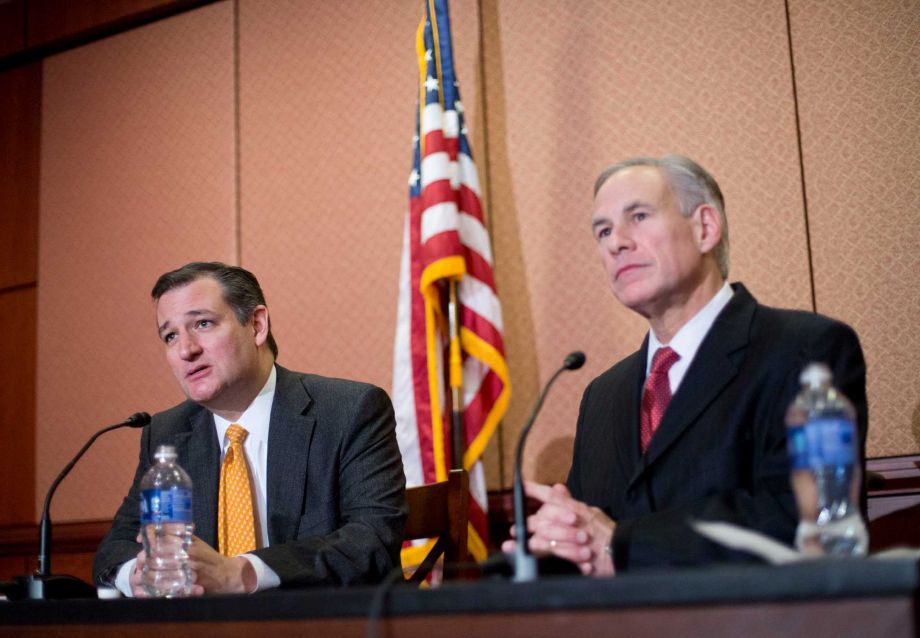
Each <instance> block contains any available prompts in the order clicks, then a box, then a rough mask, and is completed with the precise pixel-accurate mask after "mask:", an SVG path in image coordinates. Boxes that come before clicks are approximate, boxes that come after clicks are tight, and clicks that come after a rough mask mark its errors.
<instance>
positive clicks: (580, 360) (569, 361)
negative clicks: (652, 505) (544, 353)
mask: <svg viewBox="0 0 920 638" xmlns="http://www.w3.org/2000/svg"><path fill="white" fill-rule="evenodd" d="M586 359H587V357H585V353H584V352H581V351H580V350H576V351H575V352H570V353H569V355H568V356H567V357H566V358H565V362H564V363H563V364H562V367H563V368H565V369H566V370H578V368H580V367H581V366H583V365H585V360H586Z"/></svg>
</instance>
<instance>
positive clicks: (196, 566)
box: [131, 535, 256, 598]
mask: <svg viewBox="0 0 920 638" xmlns="http://www.w3.org/2000/svg"><path fill="white" fill-rule="evenodd" d="M137 542H138V543H140V542H141V537H140V535H138V537H137ZM188 557H189V568H190V569H191V572H192V587H191V591H190V592H189V594H190V595H191V596H201V595H202V594H205V593H208V594H244V593H249V592H252V591H255V588H256V573H255V569H254V568H253V566H252V563H250V562H249V561H248V560H246V559H245V558H244V557H242V556H233V557H228V556H223V555H222V554H220V553H219V552H218V551H217V550H215V549H214V548H213V547H211V546H210V545H208V544H207V543H205V542H204V541H203V540H201V539H200V538H198V537H197V536H194V537H193V538H192V543H191V545H190V546H189V548H188ZM146 560H147V554H146V552H144V550H141V551H140V552H138V554H137V562H136V563H135V566H134V572H132V574H131V590H132V592H133V593H134V595H135V596H136V597H138V598H146V597H149V595H148V594H147V592H146V591H144V588H143V586H142V585H141V572H142V570H143V568H144V562H145V561H146Z"/></svg>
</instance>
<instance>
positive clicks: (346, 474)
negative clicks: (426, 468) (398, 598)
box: [253, 384, 406, 587]
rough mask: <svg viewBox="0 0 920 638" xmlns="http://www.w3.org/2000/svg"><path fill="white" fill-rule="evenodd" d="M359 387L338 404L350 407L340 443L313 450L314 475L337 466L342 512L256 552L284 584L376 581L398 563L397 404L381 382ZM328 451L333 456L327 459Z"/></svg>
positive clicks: (401, 501)
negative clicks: (351, 399) (350, 399)
mask: <svg viewBox="0 0 920 638" xmlns="http://www.w3.org/2000/svg"><path fill="white" fill-rule="evenodd" d="M360 387H361V388H362V391H361V392H360V393H359V396H358V397H357V398H356V400H355V402H354V404H353V405H342V406H341V409H342V410H345V411H347V412H348V413H347V414H345V415H342V416H341V418H339V419H338V421H339V423H341V424H343V425H342V427H341V428H340V432H339V433H338V434H337V436H338V437H339V438H338V439H337V441H336V446H335V447H336V449H335V451H334V452H333V451H332V450H329V451H328V452H323V451H318V452H317V455H316V459H315V460H312V455H311V461H310V464H311V476H312V475H314V474H313V473H314V472H315V473H321V472H337V476H336V477H335V478H334V483H335V485H336V488H335V489H334V490H333V491H335V492H337V493H332V494H329V495H328V496H329V498H330V499H332V500H334V501H335V504H334V508H333V509H335V510H336V512H337V514H336V515H335V516H330V517H328V519H327V520H320V521H313V522H311V523H309V524H306V525H305V526H304V525H302V526H301V529H300V530H299V531H298V534H297V537H296V538H295V539H292V540H288V541H286V542H282V543H280V544H277V545H272V546H271V547H266V548H263V549H260V550H257V551H255V552H253V553H254V554H255V555H256V556H258V557H259V558H261V559H262V560H263V561H265V563H266V565H268V566H269V567H270V568H271V569H272V570H274V571H275V573H276V574H278V576H279V578H280V579H281V586H282V587H292V586H311V585H312V586H315V585H337V586H341V585H353V584H361V583H372V582H377V581H379V580H381V579H382V578H383V577H384V576H385V575H386V574H388V573H389V572H390V571H391V570H392V569H394V568H395V567H397V566H398V565H399V550H400V547H401V545H402V539H403V528H404V525H405V517H406V504H405V474H404V472H403V465H402V457H401V455H400V452H399V447H398V445H397V443H396V430H395V428H396V421H395V418H394V415H393V406H392V404H391V403H390V400H389V398H388V397H387V395H386V393H385V392H384V391H383V390H381V389H380V388H376V387H373V386H365V385H363V384H362V385H361V386H360ZM342 403H343V404H345V403H350V402H348V401H343V402H342ZM352 410H353V411H352ZM328 434H329V433H328V432H324V433H323V434H319V435H316V436H321V437H322V436H327V435H328ZM313 445H314V446H317V445H318V444H317V442H316V441H314V443H313ZM319 447H320V448H321V449H323V448H327V447H331V446H327V445H321V446H319ZM324 453H329V454H332V453H334V454H335V458H334V459H333V458H325V459H324V458H322V455H323V454H324ZM313 464H321V465H324V466H325V467H322V466H313ZM309 482H310V478H308V487H309ZM308 518H309V513H308Z"/></svg>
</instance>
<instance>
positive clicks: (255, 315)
mask: <svg viewBox="0 0 920 638" xmlns="http://www.w3.org/2000/svg"><path fill="white" fill-rule="evenodd" d="M252 331H253V336H254V337H255V340H256V345H257V346H261V345H263V344H264V343H265V342H266V341H268V308H266V307H265V306H261V305H260V306H256V309H255V310H253V311H252Z"/></svg>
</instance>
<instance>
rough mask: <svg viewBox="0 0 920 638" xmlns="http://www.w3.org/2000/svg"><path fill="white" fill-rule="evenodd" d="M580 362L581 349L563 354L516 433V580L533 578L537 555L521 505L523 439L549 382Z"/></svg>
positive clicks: (519, 581) (540, 405)
mask: <svg viewBox="0 0 920 638" xmlns="http://www.w3.org/2000/svg"><path fill="white" fill-rule="evenodd" d="M584 364H585V353H584V352H580V351H576V352H572V353H569V355H568V356H566V358H565V361H564V362H563V363H562V367H561V368H559V369H558V370H556V372H555V374H553V376H551V377H550V379H549V381H547V382H546V385H545V386H544V387H543V392H541V393H540V397H539V398H538V399H537V403H536V405H535V406H534V408H533V412H531V413H530V418H529V419H527V423H526V424H525V425H524V429H523V430H521V435H520V437H518V444H517V452H516V453H515V455H514V531H515V537H516V538H517V543H515V548H514V560H513V562H514V577H513V578H512V580H513V581H514V582H516V583H526V582H529V581H532V580H535V579H536V578H537V559H536V558H535V557H534V555H533V554H531V553H530V549H529V548H528V546H527V520H526V515H527V511H526V509H525V507H524V480H523V479H522V478H521V459H522V456H523V454H524V443H525V442H526V441H527V435H528V434H529V433H530V428H531V427H533V424H534V421H536V420H537V415H538V414H539V413H540V408H542V407H543V400H544V399H545V398H546V394H547V393H548V392H549V389H550V388H551V387H552V385H553V383H555V381H556V378H557V377H558V376H559V375H560V374H562V373H563V372H565V371H566V370H578V368H580V367H581V366H583V365H584Z"/></svg>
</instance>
